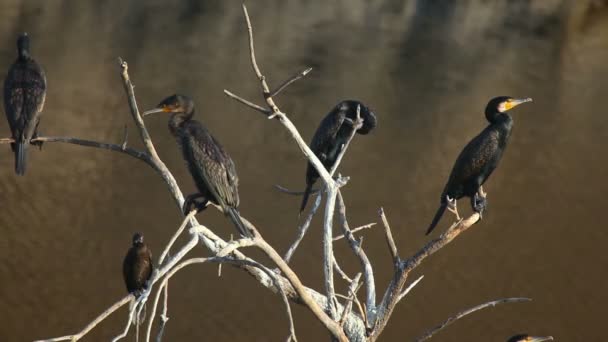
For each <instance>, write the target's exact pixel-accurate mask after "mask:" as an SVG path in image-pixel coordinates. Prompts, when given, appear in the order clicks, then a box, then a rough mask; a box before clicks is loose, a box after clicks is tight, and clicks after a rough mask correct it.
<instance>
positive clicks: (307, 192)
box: [298, 184, 312, 215]
mask: <svg viewBox="0 0 608 342" xmlns="http://www.w3.org/2000/svg"><path fill="white" fill-rule="evenodd" d="M311 192H312V184H306V189H305V190H304V197H302V204H300V213H299V214H298V215H302V212H303V211H304V209H305V208H306V203H308V197H309V196H310V193H311Z"/></svg>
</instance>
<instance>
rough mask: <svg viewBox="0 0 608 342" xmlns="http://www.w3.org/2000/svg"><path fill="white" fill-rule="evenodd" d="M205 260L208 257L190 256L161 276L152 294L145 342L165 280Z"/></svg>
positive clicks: (148, 336) (150, 329) (147, 339)
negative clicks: (160, 280) (153, 294)
mask: <svg viewBox="0 0 608 342" xmlns="http://www.w3.org/2000/svg"><path fill="white" fill-rule="evenodd" d="M207 261H209V258H191V259H188V260H186V261H182V262H180V263H179V264H177V265H176V266H175V267H174V268H173V269H171V271H169V272H167V274H166V275H165V277H164V278H163V281H162V282H161V283H160V285H159V286H158V290H156V296H154V304H153V305H152V312H151V314H150V319H149V320H148V327H147V329H146V342H149V341H150V333H151V332H152V324H153V323H154V317H155V316H156V308H157V307H158V300H159V299H160V294H161V292H162V291H163V288H164V287H165V286H167V282H168V281H169V279H171V277H173V275H174V274H175V273H177V272H178V271H179V270H181V269H182V268H184V267H186V266H188V265H193V264H200V263H204V262H207ZM165 306H166V303H165ZM165 314H166V312H165ZM161 322H162V323H161V324H162V325H164V322H163V318H162V317H161Z"/></svg>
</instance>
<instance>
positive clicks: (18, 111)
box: [4, 33, 46, 175]
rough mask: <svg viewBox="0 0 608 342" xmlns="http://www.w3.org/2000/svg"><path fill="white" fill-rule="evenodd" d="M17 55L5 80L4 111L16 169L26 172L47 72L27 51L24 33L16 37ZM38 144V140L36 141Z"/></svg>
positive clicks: (44, 92)
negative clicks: (29, 149) (28, 153)
mask: <svg viewBox="0 0 608 342" xmlns="http://www.w3.org/2000/svg"><path fill="white" fill-rule="evenodd" d="M17 52H18V57H17V60H16V61H15V63H13V65H12V66H11V68H10V69H9V71H8V75H7V76H6V79H5V80H4V113H5V114H6V118H7V120H8V124H9V126H10V128H11V132H12V137H13V139H14V140H15V142H14V143H12V144H11V148H12V150H13V152H14V153H15V172H16V173H17V174H18V175H23V174H25V169H26V156H27V153H26V152H27V147H28V145H29V144H30V140H31V139H32V138H35V137H36V136H37V135H38V132H37V131H38V124H39V123H40V114H41V112H42V109H43V107H44V99H45V96H46V76H45V74H44V70H43V69H42V67H41V66H40V65H39V64H38V63H37V62H36V61H35V60H34V59H33V58H32V57H31V55H30V41H29V37H28V35H27V33H23V34H21V35H20V36H19V38H18V39H17ZM38 144H40V143H38Z"/></svg>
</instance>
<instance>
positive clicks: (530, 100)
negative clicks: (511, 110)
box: [512, 97, 532, 107]
mask: <svg viewBox="0 0 608 342" xmlns="http://www.w3.org/2000/svg"><path fill="white" fill-rule="evenodd" d="M512 102H513V107H515V106H517V105H520V104H522V103H526V102H532V98H530V97H527V98H525V99H514V100H513V101H512Z"/></svg>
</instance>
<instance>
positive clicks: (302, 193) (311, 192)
mask: <svg viewBox="0 0 608 342" xmlns="http://www.w3.org/2000/svg"><path fill="white" fill-rule="evenodd" d="M274 187H275V189H277V190H279V191H280V192H282V193H285V194H288V195H294V196H302V195H304V193H305V191H297V190H289V189H287V188H286V187H284V186H282V185H279V184H275V185H274ZM319 191H321V189H314V188H313V189H312V190H310V194H311V195H313V194H316V193H318V192H319Z"/></svg>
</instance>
